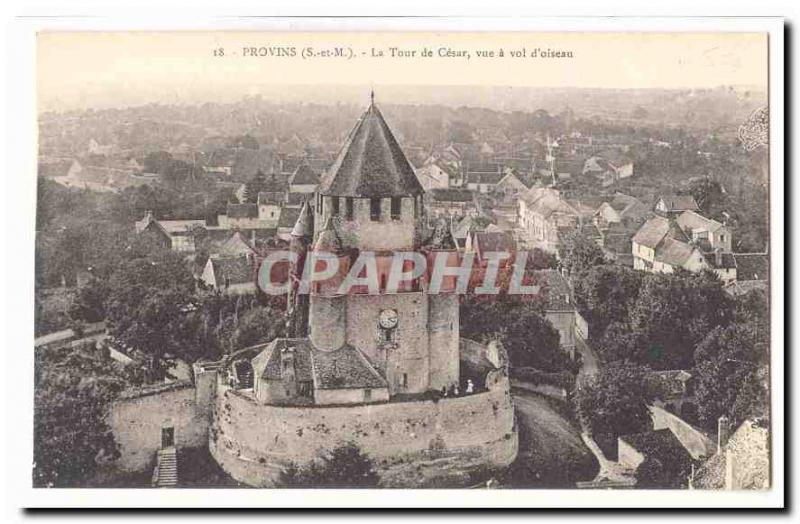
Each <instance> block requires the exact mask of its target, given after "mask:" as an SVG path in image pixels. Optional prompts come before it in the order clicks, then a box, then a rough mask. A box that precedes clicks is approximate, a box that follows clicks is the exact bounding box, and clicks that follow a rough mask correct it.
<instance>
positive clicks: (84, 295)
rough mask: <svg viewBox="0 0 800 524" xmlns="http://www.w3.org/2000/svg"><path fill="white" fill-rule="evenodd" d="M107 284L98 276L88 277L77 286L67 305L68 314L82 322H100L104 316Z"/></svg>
mask: <svg viewBox="0 0 800 524" xmlns="http://www.w3.org/2000/svg"><path fill="white" fill-rule="evenodd" d="M107 296H108V286H107V285H106V283H105V282H104V281H103V280H100V279H99V278H94V277H92V278H90V279H89V280H88V281H87V282H86V283H84V284H83V285H81V286H80V287H79V288H78V291H77V293H76V294H75V297H74V298H73V300H72V303H71V304H70V306H69V316H70V318H72V319H73V320H80V321H83V322H100V321H101V320H103V319H104V318H105V316H106V306H105V302H106V298H107Z"/></svg>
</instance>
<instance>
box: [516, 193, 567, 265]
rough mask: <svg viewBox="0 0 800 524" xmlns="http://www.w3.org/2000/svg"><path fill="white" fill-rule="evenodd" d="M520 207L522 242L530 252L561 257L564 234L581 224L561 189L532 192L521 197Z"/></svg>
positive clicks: (519, 218) (519, 217)
mask: <svg viewBox="0 0 800 524" xmlns="http://www.w3.org/2000/svg"><path fill="white" fill-rule="evenodd" d="M518 206H519V207H518V209H519V212H518V220H519V227H520V230H521V235H520V238H519V240H520V242H521V243H522V244H524V245H525V246H526V247H527V248H529V249H535V248H539V249H541V250H542V251H545V252H547V253H558V248H559V246H560V245H561V241H562V240H563V238H562V237H563V235H564V233H565V232H567V231H571V230H573V229H575V228H576V227H577V226H578V224H579V223H580V216H579V213H578V210H576V209H575V208H574V207H573V206H572V205H570V204H569V203H568V202H567V201H566V200H565V199H564V198H562V196H561V193H560V192H559V191H558V190H557V189H552V188H541V187H534V188H531V189H530V190H528V191H526V192H525V193H523V194H522V196H520V198H519V201H518Z"/></svg>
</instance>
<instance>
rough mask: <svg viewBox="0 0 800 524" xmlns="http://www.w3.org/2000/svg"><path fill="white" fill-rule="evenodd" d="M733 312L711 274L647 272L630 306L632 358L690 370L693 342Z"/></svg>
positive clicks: (657, 366)
mask: <svg viewBox="0 0 800 524" xmlns="http://www.w3.org/2000/svg"><path fill="white" fill-rule="evenodd" d="M733 314H734V304H733V300H732V299H731V297H730V296H729V295H728V293H726V292H725V291H724V290H723V289H722V284H721V283H720V282H719V280H718V279H717V278H716V275H714V274H713V273H711V272H708V271H706V272H702V273H689V272H686V271H680V272H677V273H675V274H671V275H670V274H649V275H647V276H646V277H645V279H644V282H643V285H642V287H641V290H640V292H639V296H638V298H637V300H636V303H635V305H634V307H633V308H632V309H631V310H630V327H631V336H632V337H633V338H632V340H633V341H635V347H636V352H635V355H634V360H636V361H637V362H639V363H641V364H647V365H650V366H652V367H653V368H654V369H688V368H691V367H692V366H693V364H694V354H693V353H694V348H695V346H696V345H697V344H698V343H699V342H700V341H701V340H702V339H703V338H704V337H705V336H706V335H707V334H708V333H709V332H710V331H712V330H713V329H714V328H716V327H717V326H726V325H728V324H729V323H730V322H731V321H732V320H733Z"/></svg>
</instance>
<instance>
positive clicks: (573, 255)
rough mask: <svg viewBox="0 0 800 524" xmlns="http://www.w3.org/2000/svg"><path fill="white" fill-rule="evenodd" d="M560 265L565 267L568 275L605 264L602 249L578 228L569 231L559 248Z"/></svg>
mask: <svg viewBox="0 0 800 524" xmlns="http://www.w3.org/2000/svg"><path fill="white" fill-rule="evenodd" d="M559 252H560V253H559V254H560V256H561V259H562V262H561V265H562V267H565V268H567V270H568V271H569V273H570V275H580V274H582V273H584V272H585V271H588V270H589V269H591V268H593V267H595V266H599V265H602V264H605V262H606V257H605V255H604V254H603V250H602V249H601V248H600V246H598V245H597V243H596V242H594V241H593V240H592V239H591V238H589V237H588V236H586V235H585V234H584V233H583V232H582V231H581V230H580V229H575V230H574V231H572V232H570V233H569V234H568V235H567V236H566V237H565V238H564V242H563V245H562V247H561V248H560V249H559Z"/></svg>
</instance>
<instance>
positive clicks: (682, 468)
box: [635, 455, 691, 489]
mask: <svg viewBox="0 0 800 524" xmlns="http://www.w3.org/2000/svg"><path fill="white" fill-rule="evenodd" d="M669 458H670V460H659V459H657V458H655V457H645V459H644V460H643V461H642V462H641V463H640V464H639V466H638V467H637V468H636V473H635V476H636V487H637V488H639V489H680V488H684V487H686V483H687V478H688V475H689V469H690V467H691V463H690V462H689V461H688V460H687V459H686V457H685V456H683V455H682V456H674V457H669Z"/></svg>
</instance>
